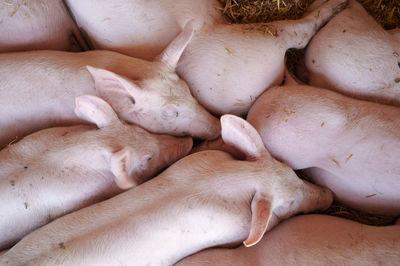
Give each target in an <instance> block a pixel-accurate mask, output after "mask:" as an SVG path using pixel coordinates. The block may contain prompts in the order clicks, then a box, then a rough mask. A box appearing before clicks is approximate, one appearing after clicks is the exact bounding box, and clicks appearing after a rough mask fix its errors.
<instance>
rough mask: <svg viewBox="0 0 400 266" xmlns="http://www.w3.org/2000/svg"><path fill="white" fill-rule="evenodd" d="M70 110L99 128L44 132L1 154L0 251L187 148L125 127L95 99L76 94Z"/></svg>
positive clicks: (141, 178)
mask: <svg viewBox="0 0 400 266" xmlns="http://www.w3.org/2000/svg"><path fill="white" fill-rule="evenodd" d="M75 112H76V114H77V116H78V117H80V118H81V119H84V120H87V121H89V122H91V123H94V124H96V125H97V127H98V128H99V129H96V128H94V127H93V126H89V125H87V126H86V125H78V126H71V127H58V128H50V129H44V130H42V131H39V132H36V133H34V134H32V135H29V136H27V137H25V138H24V139H22V140H21V141H19V142H18V143H16V144H13V145H10V146H9V147H7V148H5V149H3V150H2V151H0V195H1V197H0V206H1V208H0V250H1V249H4V248H7V247H10V246H11V245H12V244H14V243H15V242H16V241H18V240H19V239H21V238H22V237H23V236H24V235H26V234H28V233H29V232H31V231H33V230H34V229H36V228H38V227H40V226H42V225H44V224H46V223H49V222H50V221H52V220H54V219H56V218H57V217H59V216H62V215H64V214H67V213H69V212H71V211H74V210H78V209H80V208H83V207H85V206H88V205H91V204H93V203H95V202H98V201H101V200H103V199H106V198H109V197H111V196H114V195H116V194H118V193H120V192H122V189H126V188H129V187H133V186H136V185H138V184H141V183H143V182H145V181H146V180H148V179H150V178H151V177H152V176H154V175H155V174H157V173H158V172H159V171H160V170H161V169H163V168H165V167H166V166H168V165H170V164H172V163H173V162H174V161H176V160H178V159H180V158H181V157H183V156H185V155H186V154H187V153H188V152H189V151H190V149H191V147H192V140H191V138H190V137H186V138H181V139H179V138H175V137H172V136H167V135H155V134H150V133H148V132H146V131H145V130H143V129H142V128H140V127H138V126H135V125H127V124H124V123H123V122H121V121H120V120H119V119H118V117H117V115H116V113H115V112H114V111H113V110H112V109H111V107H110V106H109V105H108V104H107V103H106V102H104V101H103V100H101V99H100V98H98V97H96V96H90V95H83V96H79V97H78V98H77V99H76V109H75ZM115 183H116V184H115ZM117 185H118V186H117Z"/></svg>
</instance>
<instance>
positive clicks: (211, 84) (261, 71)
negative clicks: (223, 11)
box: [177, 25, 286, 116]
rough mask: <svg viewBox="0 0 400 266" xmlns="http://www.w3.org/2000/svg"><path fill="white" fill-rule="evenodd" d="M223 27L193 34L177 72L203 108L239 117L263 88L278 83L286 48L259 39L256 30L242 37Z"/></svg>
mask: <svg viewBox="0 0 400 266" xmlns="http://www.w3.org/2000/svg"><path fill="white" fill-rule="evenodd" d="M229 26H232V25H229ZM227 30H229V28H227V29H225V28H224V26H221V27H215V31H213V32H212V33H202V35H201V36H198V37H195V38H194V41H193V42H192V43H190V44H189V46H188V47H187V49H186V50H185V52H184V54H183V58H182V59H181V61H180V64H179V65H178V69H177V70H178V71H177V72H178V74H179V75H180V76H181V77H182V78H183V79H184V80H186V82H187V83H188V85H189V88H190V90H191V92H192V94H193V96H194V97H195V98H196V99H197V100H198V101H199V102H200V103H201V104H202V105H203V106H204V107H206V109H208V110H209V111H211V112H212V113H214V114H217V115H222V114H227V113H229V114H235V115H239V116H242V115H245V114H246V113H247V112H248V110H249V109H250V107H251V105H252V104H253V103H254V101H255V100H256V98H257V97H258V96H259V95H260V94H261V93H262V92H263V91H264V90H265V89H267V88H269V87H271V86H273V85H277V84H279V83H280V82H282V79H283V72H284V60H283V58H284V54H285V50H286V48H284V47H283V45H280V44H279V42H277V41H275V40H271V39H268V38H265V39H263V38H259V36H258V34H260V33H259V32H253V33H251V32H249V33H248V34H249V36H246V35H243V33H242V31H236V32H233V33H229V32H226V31H227ZM203 35H204V36H203Z"/></svg>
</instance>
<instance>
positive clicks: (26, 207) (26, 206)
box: [24, 201, 28, 209]
mask: <svg viewBox="0 0 400 266" xmlns="http://www.w3.org/2000/svg"><path fill="white" fill-rule="evenodd" d="M24 205H25V209H28V202H26V201H25V202H24Z"/></svg>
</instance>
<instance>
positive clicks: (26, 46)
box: [0, 0, 86, 52]
mask: <svg viewBox="0 0 400 266" xmlns="http://www.w3.org/2000/svg"><path fill="white" fill-rule="evenodd" d="M44 49H46V50H47V49H49V50H64V51H81V50H85V49H86V47H85V43H84V41H83V39H82V37H81V35H80V33H79V30H78V28H77V27H76V25H75V23H74V22H73V21H72V19H71V17H70V16H69V14H68V12H67V10H66V8H65V7H64V6H63V3H62V1H61V0H53V1H44V0H41V1H40V0H39V1H18V0H12V1H4V2H3V3H1V4H0V52H11V51H26V50H44Z"/></svg>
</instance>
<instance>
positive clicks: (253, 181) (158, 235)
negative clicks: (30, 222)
mask: <svg viewBox="0 0 400 266" xmlns="http://www.w3.org/2000/svg"><path fill="white" fill-rule="evenodd" d="M221 123H222V137H223V139H224V141H226V142H228V143H230V144H231V145H234V146H236V147H237V148H238V149H240V150H241V151H242V152H243V153H244V154H246V160H243V161H239V160H235V159H234V158H233V157H231V156H230V155H229V154H227V153H224V152H221V151H205V152H200V153H196V154H193V155H190V156H187V157H185V158H183V159H182V160H180V161H178V162H177V163H175V164H174V165H172V166H171V167H169V168H168V169H167V170H165V171H164V172H163V173H161V174H160V175H159V176H158V177H156V178H154V179H152V180H150V181H148V182H146V183H144V184H143V185H140V186H138V187H136V188H135V189H132V190H129V191H127V192H124V193H122V194H120V195H118V196H116V197H114V198H112V199H110V200H107V201H104V202H102V203H99V204H95V205H92V206H90V207H87V208H85V209H82V210H80V211H77V212H74V213H71V214H69V215H66V216H63V217H61V218H59V219H57V220H56V221H54V222H52V223H50V224H48V225H46V226H44V227H42V228H40V229H38V230H36V231H35V232H33V233H31V234H30V235H28V236H26V237H25V238H24V239H23V240H21V241H20V242H19V243H18V244H16V245H15V246H14V247H13V248H12V249H10V250H9V251H8V252H7V253H6V254H4V255H3V257H2V258H1V259H0V264H6V263H9V264H11V265H23V264H26V263H28V262H29V263H30V264H46V265H52V264H57V263H58V264H59V263H63V264H65V265H88V264H93V265H115V264H117V263H118V264H125V265H127V264H131V263H132V262H135V264H137V265H171V264H173V263H175V262H177V261H179V260H180V259H182V258H183V257H186V256H188V255H190V254H193V253H195V252H198V251H200V250H202V249H205V248H208V247H212V246H221V245H224V246H233V245H237V244H239V243H240V242H242V241H243V240H245V241H244V243H245V244H246V245H247V246H251V245H255V244H256V243H257V242H258V241H259V240H260V239H261V237H262V236H263V234H264V232H265V231H268V230H270V229H271V228H273V227H274V226H275V225H276V224H277V223H279V221H280V220H283V219H285V218H288V217H290V216H292V215H294V214H296V213H298V212H310V211H315V210H318V209H325V208H327V207H328V206H329V205H330V204H331V202H332V194H331V192H330V191H329V190H327V189H323V188H320V187H318V186H315V185H312V184H310V183H307V182H305V181H303V180H301V179H299V178H298V177H297V176H296V174H295V173H294V172H293V170H291V169H290V168H289V167H287V166H286V165H284V164H282V163H280V162H278V161H276V160H274V159H273V158H272V157H271V156H270V154H269V153H268V151H267V150H266V149H265V148H264V145H263V143H262V140H261V138H260V136H259V135H258V134H257V132H256V131H255V129H254V128H253V127H251V126H250V124H248V123H247V122H246V121H244V120H243V119H241V118H238V117H235V116H232V115H226V116H223V117H222V118H221ZM99 214H101V215H99ZM38 243H41V244H40V245H38ZM166 243H167V244H166ZM155 251H157V252H155Z"/></svg>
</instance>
